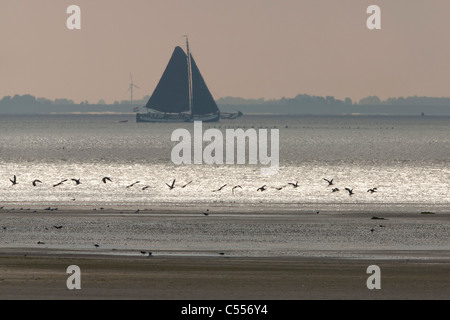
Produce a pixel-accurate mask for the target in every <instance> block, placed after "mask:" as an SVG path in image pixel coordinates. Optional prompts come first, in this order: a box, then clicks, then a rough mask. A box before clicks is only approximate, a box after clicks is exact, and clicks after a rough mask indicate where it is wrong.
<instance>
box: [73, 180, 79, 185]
mask: <svg viewBox="0 0 450 320" xmlns="http://www.w3.org/2000/svg"><path fill="white" fill-rule="evenodd" d="M71 180H72V181H74V182H75V184H76V185H79V184H81V181H80V180H81V179H71Z"/></svg>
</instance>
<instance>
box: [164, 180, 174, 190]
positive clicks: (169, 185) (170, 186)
mask: <svg viewBox="0 0 450 320" xmlns="http://www.w3.org/2000/svg"><path fill="white" fill-rule="evenodd" d="M166 186H168V187H169V190H172V189H173V188H175V179H173V181H172V184H168V183H166Z"/></svg>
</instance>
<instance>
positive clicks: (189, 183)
mask: <svg viewBox="0 0 450 320" xmlns="http://www.w3.org/2000/svg"><path fill="white" fill-rule="evenodd" d="M191 183H192V181H189V182H188V183H186V184H185V185H183V186H182V188H185V187H186V186H187V185H189V184H191Z"/></svg>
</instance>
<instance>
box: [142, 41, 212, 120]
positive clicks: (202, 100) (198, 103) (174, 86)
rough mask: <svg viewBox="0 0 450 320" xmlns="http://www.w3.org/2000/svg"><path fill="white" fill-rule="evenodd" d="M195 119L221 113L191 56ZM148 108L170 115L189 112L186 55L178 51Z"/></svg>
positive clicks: (171, 59)
mask: <svg viewBox="0 0 450 320" xmlns="http://www.w3.org/2000/svg"><path fill="white" fill-rule="evenodd" d="M191 67H192V91H193V94H192V95H193V98H192V101H193V103H192V104H193V107H192V113H193V115H202V114H209V113H215V112H218V111H219V109H218V108H217V104H216V102H215V101H214V99H213V97H212V95H211V92H209V89H208V87H207V86H206V83H205V81H204V80H203V77H202V75H201V74H200V71H199V69H198V67H197V65H196V63H195V61H194V58H192V55H191ZM145 107H146V108H149V109H153V110H157V111H160V112H167V113H180V112H186V111H189V87H188V67H187V55H186V53H184V51H183V49H181V48H180V47H176V48H175V50H174V51H173V54H172V57H171V58H170V60H169V63H168V64H167V67H166V70H164V73H163V75H162V77H161V79H160V80H159V83H158V85H157V86H156V88H155V91H153V94H152V96H151V97H150V99H149V100H148V103H147V105H146V106H145Z"/></svg>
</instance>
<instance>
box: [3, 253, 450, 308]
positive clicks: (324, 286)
mask: <svg viewBox="0 0 450 320" xmlns="http://www.w3.org/2000/svg"><path fill="white" fill-rule="evenodd" d="M74 264H75V265H78V266H79V267H80V269H81V289H80V290H69V289H67V286H66V280H67V279H68V277H69V274H67V273H66V270H67V267H68V266H70V265H74ZM372 264H376V265H378V266H379V267H380V269H381V289H379V290H377V289H373V290H369V289H368V288H367V285H366V281H367V278H368V277H369V276H370V275H369V274H366V270H367V267H368V266H369V265H372ZM0 266H1V267H0V271H1V273H0V274H1V275H0V298H1V299H32V300H34V299H71V300H72V299H121V300H122V299H150V300H216V299H218V300H297V299H302V300H303V299H449V297H450V296H449V294H448V293H449V292H450V276H449V274H450V273H449V271H450V267H449V264H448V263H447V262H444V261H442V262H439V261H433V262H423V261H385V260H384V261H376V260H372V261H360V260H342V259H316V258H310V259H304V258H276V259H269V258H228V257H217V258H199V257H171V258H161V257H141V258H134V257H133V258H130V257H98V256H94V257H87V256H76V255H74V256H62V257H61V256H58V257H55V256H52V255H47V256H45V255H41V254H39V252H34V253H32V255H31V256H30V255H28V256H26V257H25V256H19V255H15V256H10V255H9V256H8V255H2V256H0Z"/></svg>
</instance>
